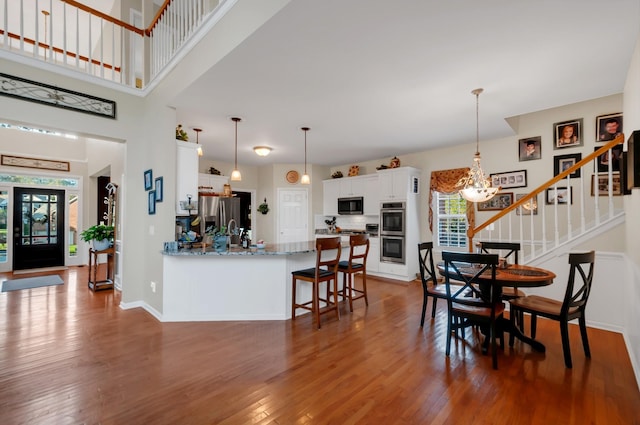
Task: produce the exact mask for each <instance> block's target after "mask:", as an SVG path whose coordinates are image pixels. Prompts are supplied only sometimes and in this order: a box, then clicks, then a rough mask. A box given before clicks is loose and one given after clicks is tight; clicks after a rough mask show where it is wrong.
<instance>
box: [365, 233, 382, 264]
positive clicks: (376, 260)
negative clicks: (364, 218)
mask: <svg viewBox="0 0 640 425" xmlns="http://www.w3.org/2000/svg"><path fill="white" fill-rule="evenodd" d="M379 266H380V238H377V237H370V238H369V255H367V272H374V273H375V272H377V271H378V268H379Z"/></svg>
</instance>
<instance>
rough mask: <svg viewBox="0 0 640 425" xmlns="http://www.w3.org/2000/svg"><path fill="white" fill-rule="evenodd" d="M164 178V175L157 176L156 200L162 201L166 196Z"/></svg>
mask: <svg viewBox="0 0 640 425" xmlns="http://www.w3.org/2000/svg"><path fill="white" fill-rule="evenodd" d="M163 181H164V179H163V178H162V177H156V184H155V188H154V190H155V191H156V202H162V199H163V198H164V187H163V186H164V183H163Z"/></svg>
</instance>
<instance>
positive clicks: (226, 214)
mask: <svg viewBox="0 0 640 425" xmlns="http://www.w3.org/2000/svg"><path fill="white" fill-rule="evenodd" d="M198 215H199V216H200V233H201V234H204V231H205V229H206V228H207V227H208V226H212V225H213V226H215V227H217V228H220V227H221V226H227V228H228V226H229V223H230V222H231V220H234V222H235V224H236V227H237V228H238V229H239V228H240V227H245V226H244V223H242V222H241V218H240V217H241V215H240V199H239V198H235V197H226V196H214V195H209V194H200V196H198ZM239 241H240V236H239V235H234V236H232V238H231V243H232V244H237V243H239Z"/></svg>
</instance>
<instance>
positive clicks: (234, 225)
mask: <svg viewBox="0 0 640 425" xmlns="http://www.w3.org/2000/svg"><path fill="white" fill-rule="evenodd" d="M232 222H233V231H231V223H232ZM237 231H238V223H236V221H235V220H234V219H233V218H232V219H231V220H229V224H227V235H229V236H231V235H235V234H236V232H237Z"/></svg>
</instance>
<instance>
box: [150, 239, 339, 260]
mask: <svg viewBox="0 0 640 425" xmlns="http://www.w3.org/2000/svg"><path fill="white" fill-rule="evenodd" d="M343 249H344V247H343ZM315 250H316V245H315V241H306V242H291V243H279V244H267V245H266V246H265V247H264V248H260V249H259V248H257V247H255V245H254V246H252V247H251V248H249V249H244V248H242V247H231V248H229V249H228V250H227V251H222V252H216V251H215V250H214V249H213V247H212V246H208V247H205V248H191V249H179V250H178V251H177V252H168V251H162V255H167V256H172V257H190V256H194V255H206V256H215V257H229V256H254V255H293V254H304V253H309V252H315Z"/></svg>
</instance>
